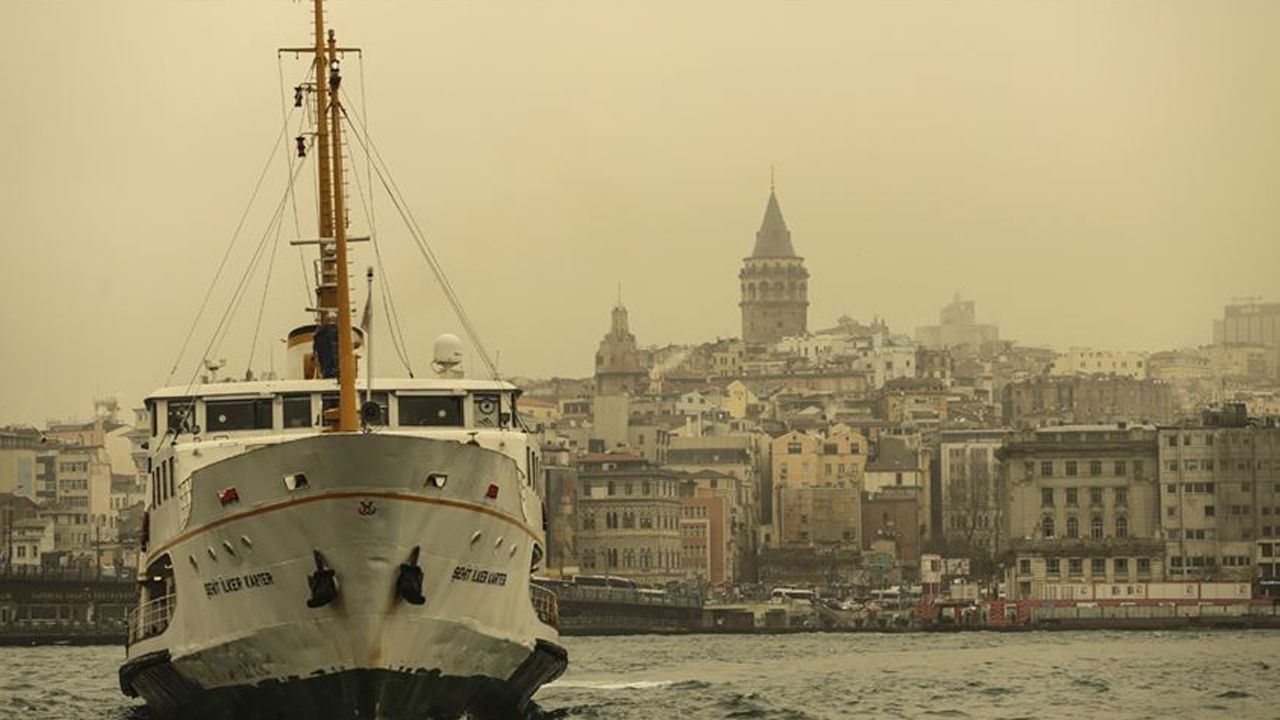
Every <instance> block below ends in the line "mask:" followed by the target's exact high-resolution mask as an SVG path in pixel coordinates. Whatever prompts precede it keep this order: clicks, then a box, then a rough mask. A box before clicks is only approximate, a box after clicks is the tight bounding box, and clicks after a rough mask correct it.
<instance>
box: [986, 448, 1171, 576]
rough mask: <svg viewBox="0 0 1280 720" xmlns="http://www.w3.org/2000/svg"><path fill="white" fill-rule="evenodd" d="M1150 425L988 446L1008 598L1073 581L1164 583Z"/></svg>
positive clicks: (1157, 490)
mask: <svg viewBox="0 0 1280 720" xmlns="http://www.w3.org/2000/svg"><path fill="white" fill-rule="evenodd" d="M1156 439H1157V438H1156V429H1155V428H1154V427H1152V426H1120V425H1083V426H1061V427H1052V428H1041V429H1039V430H1025V431H1022V432H1020V433H1018V434H1016V435H1015V436H1013V437H1012V438H1011V439H1010V441H1009V442H1008V443H1007V444H1006V445H1005V446H1004V447H1003V448H1001V449H1000V450H999V451H998V452H997V457H998V458H999V459H1000V461H1001V465H1000V467H1001V475H1002V485H1003V487H1004V488H1005V490H1004V491H1005V493H1006V494H1007V497H1006V499H1005V503H1004V507H1005V511H1004V523H1003V525H1004V528H1003V531H1002V535H1003V536H1004V537H1005V538H1007V541H1005V542H1002V545H1003V548H1004V549H1006V550H1007V555H1006V562H1008V563H1009V564H1008V566H1007V573H1008V577H1007V579H1008V582H1009V596H1010V598H1012V599H1054V595H1053V593H1054V589H1055V588H1057V587H1059V586H1061V585H1068V584H1072V583H1077V584H1078V583H1081V582H1106V583H1119V584H1123V583H1127V582H1159V581H1162V580H1164V578H1165V571H1164V541H1163V538H1162V536H1161V528H1160V524H1159V513H1158V508H1159V506H1160V503H1159V501H1160V497H1159V487H1160V485H1159V480H1158V474H1157V473H1158V467H1157V461H1158V451H1157V447H1156Z"/></svg>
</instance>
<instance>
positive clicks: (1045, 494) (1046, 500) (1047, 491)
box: [1040, 488, 1053, 507]
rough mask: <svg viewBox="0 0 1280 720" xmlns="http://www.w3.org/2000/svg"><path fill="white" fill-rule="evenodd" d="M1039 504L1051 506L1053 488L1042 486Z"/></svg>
mask: <svg viewBox="0 0 1280 720" xmlns="http://www.w3.org/2000/svg"><path fill="white" fill-rule="evenodd" d="M1040 505H1041V506H1042V507H1053V488H1044V489H1043V490H1041V491H1040Z"/></svg>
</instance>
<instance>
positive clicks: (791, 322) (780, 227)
mask: <svg viewBox="0 0 1280 720" xmlns="http://www.w3.org/2000/svg"><path fill="white" fill-rule="evenodd" d="M738 279H739V280H741V282H742V302H740V303H738V306H739V307H741V308H742V339H743V341H745V342H746V343H747V344H748V345H768V344H772V343H775V342H777V341H779V340H781V339H782V338H783V337H784V336H787V335H803V334H805V332H807V330H808V315H809V271H808V270H805V268H804V258H802V257H800V256H798V255H796V251H795V248H793V247H791V231H790V230H788V229H787V223H786V221H785V220H783V219H782V210H781V209H780V208H779V207H778V196H777V194H776V193H775V192H774V190H773V188H772V187H770V188H769V205H768V206H767V207H766V208H765V211H764V221H763V222H762V223H760V231H759V232H757V233H756V246H755V250H753V251H752V253H751V257H748V258H744V259H743V261H742V270H740V271H739V272H738Z"/></svg>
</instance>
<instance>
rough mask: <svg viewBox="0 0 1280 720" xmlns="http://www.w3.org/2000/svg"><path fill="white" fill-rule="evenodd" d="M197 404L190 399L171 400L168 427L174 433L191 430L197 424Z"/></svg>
mask: <svg viewBox="0 0 1280 720" xmlns="http://www.w3.org/2000/svg"><path fill="white" fill-rule="evenodd" d="M195 423H196V419H195V405H194V403H192V402H191V401H190V400H170V401H169V404H168V425H167V426H166V427H168V429H169V432H172V433H186V432H191V430H192V428H193V427H194V426H195Z"/></svg>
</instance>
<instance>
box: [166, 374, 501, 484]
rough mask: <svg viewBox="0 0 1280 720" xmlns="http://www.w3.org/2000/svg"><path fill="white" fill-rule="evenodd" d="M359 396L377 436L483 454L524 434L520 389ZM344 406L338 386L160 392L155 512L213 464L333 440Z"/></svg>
mask: <svg viewBox="0 0 1280 720" xmlns="http://www.w3.org/2000/svg"><path fill="white" fill-rule="evenodd" d="M356 390H357V394H358V396H359V403H360V416H361V425H362V427H363V428H365V429H366V430H369V431H377V432H385V433H396V434H406V435H422V436H427V437H435V438H441V439H455V440H458V441H463V442H466V441H471V442H477V443H479V444H480V445H482V446H489V445H490V443H489V442H486V440H491V441H492V442H493V444H494V445H495V446H497V445H498V444H499V443H503V442H505V441H504V440H503V439H502V437H501V436H502V435H505V434H506V433H508V432H511V431H516V430H517V429H518V427H519V425H518V423H519V419H518V416H517V412H518V411H517V407H516V400H517V398H518V397H519V394H520V390H519V389H517V388H516V387H515V386H514V385H512V384H510V383H507V382H503V381H498V380H469V379H468V380H463V379H412V378H405V379H392V380H380V381H378V382H377V383H376V386H375V388H374V390H372V391H371V392H370V391H368V390H367V389H366V386H365V385H364V384H362V383H359V382H357V384H356ZM337 407H338V387H337V383H336V382H334V381H333V380H283V381H278V382H277V381H268V382H222V383H211V384H204V385H193V386H191V387H170V388H164V389H161V390H158V391H156V392H155V393H153V394H152V395H151V396H150V397H148V398H147V400H146V408H147V412H148V414H149V415H150V418H151V440H150V443H149V450H150V472H151V480H152V482H151V502H150V506H151V507H152V508H156V507H159V506H161V505H163V504H165V502H166V501H167V500H169V499H170V498H172V497H175V496H176V495H177V494H178V492H179V490H178V486H179V485H180V484H181V481H182V479H183V478H184V477H188V476H190V474H191V473H192V472H193V471H195V470H198V469H199V468H200V467H202V466H204V465H208V464H210V463H212V462H214V461H217V460H220V459H223V458H225V457H228V456H230V455H234V454H238V453H240V452H244V451H245V450H248V449H251V448H252V447H255V446H261V445H265V444H273V443H278V442H287V441H289V440H291V439H295V438H297V437H301V436H306V435H314V434H316V433H321V432H328V431H330V429H331V427H332V418H333V417H334V415H335V413H336V409H337ZM504 431H505V432H504ZM197 447H198V449H199V450H200V451H201V452H195V450H196V449H197ZM184 450H185V451H186V452H184ZM516 459H517V461H520V462H522V464H523V461H524V460H525V458H516Z"/></svg>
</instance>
